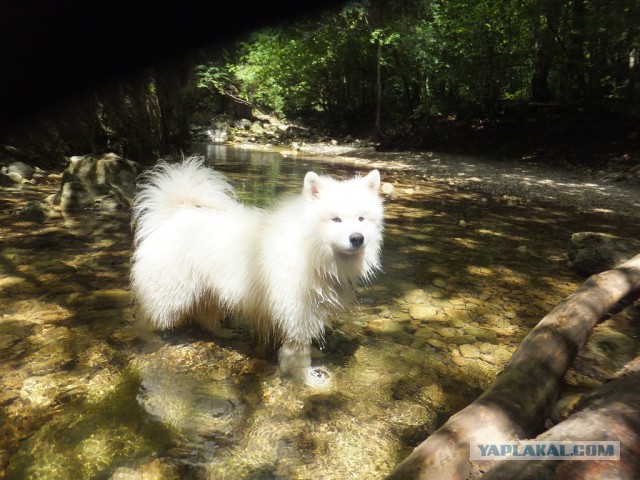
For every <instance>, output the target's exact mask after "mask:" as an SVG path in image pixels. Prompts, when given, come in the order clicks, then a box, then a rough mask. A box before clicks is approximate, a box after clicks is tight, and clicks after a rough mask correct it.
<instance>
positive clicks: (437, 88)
mask: <svg viewBox="0 0 640 480" xmlns="http://www.w3.org/2000/svg"><path fill="white" fill-rule="evenodd" d="M639 51H640V4H638V2H637V0H601V1H598V2H594V1H589V0H473V1H471V0H389V1H377V0H371V1H367V0H364V1H359V2H353V3H350V4H348V5H347V6H345V7H343V8H341V9H339V10H336V11H329V12H325V13H323V14H322V15H320V16H318V17H316V18H312V19H311V18H308V19H304V20H300V21H297V22H295V23H293V24H290V25H287V26H281V27H276V28H270V29H266V30H263V31H260V32H257V33H254V34H253V35H251V36H250V37H249V38H248V39H246V40H245V41H244V42H241V43H240V44H238V46H237V48H236V51H235V52H234V54H233V55H232V57H233V58H234V60H228V61H227V62H226V64H225V65H224V67H220V66H218V67H212V66H208V67H203V66H201V67H199V70H198V75H199V84H201V85H202V86H206V87H207V88H213V89H215V90H218V91H224V89H225V88H227V85H229V84H230V83H233V84H237V88H238V91H239V95H240V96H242V97H243V98H244V99H246V100H248V101H251V102H255V103H257V104H259V105H261V106H263V107H267V108H270V109H272V110H273V111H275V112H277V113H279V114H282V115H301V114H306V115H311V114H313V115H316V116H317V115H320V116H324V117H326V118H327V119H328V120H329V121H331V122H332V123H333V124H334V125H335V124H338V125H340V124H342V125H343V126H345V125H352V124H354V123H355V124H361V125H362V124H368V125H370V126H372V125H373V115H374V112H375V111H376V107H377V102H379V101H381V102H382V104H381V105H380V107H381V111H382V112H383V114H384V116H385V120H386V122H387V124H389V122H391V123H395V124H402V123H406V122H407V121H411V122H413V123H416V122H419V121H420V120H421V119H422V118H424V117H425V116H431V115H456V116H463V117H464V116H467V117H475V116H484V117H487V116H491V114H492V113H493V112H496V111H498V110H499V109H501V108H502V106H503V105H504V103H505V102H513V101H525V100H528V99H529V98H533V99H534V100H536V101H539V100H540V99H542V100H550V99H555V100H559V101H579V102H585V101H593V100H598V99H604V98H619V97H622V96H625V95H626V96H627V97H628V96H629V95H630V94H631V95H632V94H633V85H634V84H638V83H640V82H636V81H635V79H636V78H637V76H638V74H637V73H633V71H632V69H630V67H629V58H630V56H632V55H634V52H635V56H636V61H637V59H638V55H639V54H638V52H639ZM378 76H379V77H380V82H379V81H378V80H379V78H378Z"/></svg>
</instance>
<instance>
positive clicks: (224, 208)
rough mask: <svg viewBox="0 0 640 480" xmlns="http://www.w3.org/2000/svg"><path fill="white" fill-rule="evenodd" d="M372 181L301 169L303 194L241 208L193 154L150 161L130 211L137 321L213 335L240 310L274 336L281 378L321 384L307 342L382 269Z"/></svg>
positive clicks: (378, 204) (322, 374) (324, 376)
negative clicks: (192, 326)
mask: <svg viewBox="0 0 640 480" xmlns="http://www.w3.org/2000/svg"><path fill="white" fill-rule="evenodd" d="M379 188H380V174H379V173H378V171H377V170H373V171H372V172H370V173H369V174H368V175H367V176H365V177H356V178H353V179H350V180H346V181H337V180H334V179H332V178H330V177H325V176H318V175H316V174H315V173H313V172H309V173H307V174H306V176H305V178H304V185H303V189H302V195H298V196H295V197H291V198H288V199H285V200H284V201H281V202H280V203H278V204H277V205H276V206H275V207H274V208H270V209H261V208H255V207H249V206H246V205H243V204H241V203H238V202H237V201H236V199H235V195H234V191H233V188H232V187H231V186H230V185H229V183H228V182H227V180H226V179H225V177H224V175H222V174H221V173H219V172H216V171H214V170H212V169H210V168H207V167H205V166H204V165H203V162H202V160H201V159H198V158H188V159H186V160H185V161H183V162H182V163H180V164H168V163H161V164H159V165H158V166H156V167H155V168H154V169H152V170H151V171H150V172H149V173H147V174H146V175H145V177H144V180H143V182H142V183H141V184H140V186H139V191H138V194H137V195H136V198H135V201H134V206H133V225H134V228H135V251H134V254H133V259H132V261H133V266H132V272H131V287H132V291H133V294H134V298H135V303H136V317H137V319H138V321H140V322H142V323H143V324H144V325H146V326H148V327H151V328H153V329H166V328H171V327H174V326H177V325H180V324H182V323H184V322H186V321H188V320H191V319H193V320H196V321H197V322H199V323H200V324H201V325H202V326H203V327H205V328H207V329H209V330H212V331H215V328H216V326H217V325H218V323H219V322H220V320H222V319H223V318H224V317H225V316H226V315H228V314H234V315H238V316H239V317H241V318H243V319H244V320H245V321H246V323H247V324H248V326H249V327H250V328H251V329H252V330H253V331H255V332H256V333H257V334H258V335H259V336H260V337H261V339H262V340H263V341H274V340H275V341H277V342H280V343H281V348H280V350H279V352H278V358H279V361H280V368H281V370H282V372H283V373H286V374H290V375H293V376H294V377H296V378H298V379H301V380H303V381H304V382H306V383H307V384H309V385H319V384H324V383H327V382H328V381H329V377H330V376H329V375H328V373H327V372H326V371H325V370H324V369H322V368H312V367H311V343H312V341H313V340H316V341H321V340H322V338H323V335H324V331H325V328H327V327H328V326H330V317H331V316H332V315H333V314H335V313H336V312H337V311H338V310H339V309H341V308H344V307H345V306H348V305H350V304H351V303H352V302H353V301H354V300H355V296H356V295H355V286H356V284H357V282H358V281H360V280H364V281H366V280H369V279H371V277H372V276H373V274H374V273H375V272H376V271H377V270H378V269H379V268H380V250H381V246H382V230H383V207H382V200H381V198H380V196H379V193H378V191H379Z"/></svg>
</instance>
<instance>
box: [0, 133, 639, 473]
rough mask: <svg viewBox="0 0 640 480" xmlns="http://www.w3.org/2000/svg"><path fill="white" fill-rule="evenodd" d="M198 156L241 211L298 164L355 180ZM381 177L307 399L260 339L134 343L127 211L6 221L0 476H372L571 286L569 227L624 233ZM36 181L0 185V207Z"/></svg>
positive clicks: (266, 160) (217, 150)
mask: <svg viewBox="0 0 640 480" xmlns="http://www.w3.org/2000/svg"><path fill="white" fill-rule="evenodd" d="M198 148H199V149H200V150H199V151H200V153H202V154H206V155H208V157H209V161H210V162H211V163H212V164H214V165H215V166H216V168H218V169H219V170H221V171H223V172H225V173H226V174H227V175H228V176H229V177H230V179H231V181H232V183H233V184H234V185H235V187H236V189H237V193H238V196H239V198H240V199H241V200H243V201H246V202H248V203H252V204H257V205H268V204H270V203H271V202H272V201H273V198H274V197H275V196H277V195H280V194H283V193H296V192H298V191H300V190H301V188H302V179H303V177H304V173H305V172H306V171H307V170H314V171H316V172H318V173H328V174H332V175H336V176H338V177H341V178H345V177H348V176H351V175H353V174H354V173H355V172H354V167H353V166H349V165H347V164H341V163H337V162H334V161H318V160H317V159H311V158H307V157H304V156H298V157H295V158H285V157H283V156H282V155H280V154H278V153H277V152H261V151H255V150H251V151H250V150H241V149H232V148H228V147H223V146H220V145H201V146H199V147H198ZM363 170H364V168H363ZM363 170H361V173H364V171H363ZM381 173H382V179H383V182H389V183H391V184H393V186H394V192H393V197H394V198H392V199H388V200H387V201H386V232H385V247H384V258H383V268H384V272H383V273H381V274H379V276H378V279H377V280H376V281H375V282H373V284H372V285H370V286H368V287H366V288H362V289H361V290H360V297H361V298H360V304H359V305H358V306H357V307H354V308H353V309H352V310H351V311H350V312H347V313H345V314H343V315H341V316H340V317H339V318H338V319H337V321H336V322H335V324H334V327H335V328H334V329H333V330H332V331H330V332H329V333H328V334H327V338H326V342H325V345H324V346H322V351H318V352H317V358H316V359H315V360H314V361H315V362H317V363H319V364H324V365H325V367H326V368H328V369H329V370H330V371H331V372H332V374H333V383H332V385H331V386H329V387H327V388H326V389H323V390H313V389H310V388H308V387H305V386H303V385H300V384H298V383H296V382H294V381H291V380H290V379H286V378H281V376H280V375H279V373H278V369H277V366H276V365H277V361H276V359H275V354H274V348H272V347H273V346H267V347H263V346H259V345H256V343H255V339H254V338H253V337H252V336H251V334H250V333H248V332H245V331H243V330H242V329H241V328H237V326H235V324H233V323H230V324H229V325H228V326H227V327H228V329H227V332H228V334H226V335H224V337H225V338H219V337H213V336H211V335H209V334H207V333H205V332H202V331H200V330H198V329H196V328H185V329H179V330H176V331H171V332H162V333H160V334H158V335H155V336H154V337H153V338H150V339H145V340H142V339H140V338H139V337H138V335H137V334H136V332H135V331H134V329H133V328H132V327H131V322H132V312H131V309H130V298H129V292H128V275H129V256H130V253H131V252H130V247H131V233H130V228H129V214H128V212H116V213H111V214H98V213H95V212H80V213H77V214H74V215H64V216H62V215H60V214H57V215H54V216H53V217H52V218H49V219H47V220H45V221H44V222H43V223H38V222H28V221H17V220H16V221H14V219H13V217H8V220H9V221H4V222H3V223H2V225H1V226H0V235H1V236H2V245H1V247H0V269H1V270H2V277H1V279H0V294H1V296H0V316H1V317H0V356H1V358H0V359H1V362H2V363H1V364H0V376H1V377H2V384H3V389H2V392H0V419H1V420H0V421H1V422H2V425H1V428H2V432H1V435H0V462H1V465H0V469H2V468H6V471H7V478H13V479H22V478H42V479H45V478H46V479H48V478H96V477H99V478H112V477H113V478H125V477H126V476H127V475H132V476H135V475H143V474H144V475H147V474H148V475H157V476H158V478H196V479H198V478H202V479H204V478H211V479H214V478H215V479H224V478H229V479H237V478H336V479H348V478H353V479H371V478H381V477H383V476H384V474H385V473H388V472H389V471H390V470H391V469H392V468H393V466H394V465H395V464H396V463H397V462H398V461H399V460H400V459H401V458H403V456H405V455H406V454H408V453H409V452H410V450H411V449H412V448H413V447H414V446H415V445H416V444H417V443H418V442H420V441H421V440H422V439H423V438H425V436H427V435H428V434H429V433H430V432H432V431H433V430H434V429H435V428H437V427H438V426H439V425H440V424H442V423H443V422H444V420H446V418H447V417H448V416H449V415H451V414H452V413H454V412H455V411H456V410H458V409H460V408H461V407H463V406H464V405H466V404H467V403H469V402H470V401H471V400H473V398H475V396H476V395H478V394H479V393H480V392H481V391H482V389H484V388H486V386H487V385H488V384H489V383H490V382H491V381H492V380H493V379H494V378H495V377H496V375H497V374H498V372H499V371H500V370H501V369H502V368H503V367H504V365H505V364H506V362H507V361H508V360H509V358H510V356H511V354H512V353H513V351H515V348H516V347H517V345H518V344H519V342H520V341H521V340H522V338H523V337H524V336H525V335H526V333H527V332H528V331H529V330H530V329H531V328H532V327H533V326H534V325H535V324H536V323H537V321H538V320H539V319H540V318H542V317H543V316H544V315H545V314H546V313H547V312H548V311H549V310H550V309H552V308H553V307H554V306H555V305H556V304H557V303H558V302H559V301H560V300H561V299H562V298H564V297H565V296H566V295H568V294H569V293H571V292H573V291H574V290H575V289H576V288H577V286H578V284H579V283H580V282H581V281H582V279H580V278H578V277H576V276H575V275H574V274H573V273H571V271H570V270H569V269H568V267H567V265H566V251H567V248H568V242H569V236H570V234H571V233H572V232H574V231H578V230H588V229H596V228H598V229H599V230H604V231H613V230H614V229H618V230H619V231H621V230H624V229H625V228H628V226H625V225H624V224H616V223H614V221H613V219H612V218H611V217H607V219H606V222H607V223H603V222H605V220H603V219H601V218H598V217H596V216H587V215H580V216H578V215H576V214H575V213H572V212H570V211H566V210H563V209H559V208H554V207H549V206H542V205H536V204H528V205H519V204H511V203H509V200H508V199H503V198H485V197H483V196H482V195H481V194H477V193H472V192H468V191H462V190H461V191H458V190H457V189H456V188H453V187H451V186H450V185H446V184H438V183H434V182H430V181H428V180H426V179H424V178H422V177H420V176H413V175H408V174H403V173H401V172H397V171H392V170H389V171H386V170H384V169H383V170H382V172H381ZM56 187H57V186H56V184H55V183H53V182H51V183H47V182H40V183H36V185H23V186H22V188H21V189H15V190H9V189H4V190H1V191H0V195H2V197H1V198H0V201H2V205H6V206H3V210H4V213H9V212H11V211H13V210H17V209H18V208H20V207H21V206H22V205H23V204H24V203H25V202H27V201H31V200H42V199H43V198H44V197H46V196H47V195H49V194H51V193H54V192H55V189H56ZM605 337H606V336H605ZM605 337H603V338H600V340H599V342H600V343H599V344H598V345H604V342H605V341H608V340H607V339H608V338H609V337H606V338H605ZM626 338H629V337H626ZM631 341H634V342H635V340H633V339H631ZM594 348H596V347H594ZM603 348H604V347H603ZM596 349H597V348H596ZM132 478H134V477H132Z"/></svg>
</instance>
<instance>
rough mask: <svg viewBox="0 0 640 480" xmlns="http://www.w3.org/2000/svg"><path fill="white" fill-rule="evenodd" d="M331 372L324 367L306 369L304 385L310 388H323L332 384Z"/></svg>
mask: <svg viewBox="0 0 640 480" xmlns="http://www.w3.org/2000/svg"><path fill="white" fill-rule="evenodd" d="M331 377H332V375H331V372H329V370H327V369H326V368H324V367H308V368H305V369H304V378H303V380H304V383H306V384H307V385H308V386H310V387H314V388H321V387H326V386H328V385H330V384H331Z"/></svg>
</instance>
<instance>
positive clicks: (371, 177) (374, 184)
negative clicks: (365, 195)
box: [362, 170, 380, 194]
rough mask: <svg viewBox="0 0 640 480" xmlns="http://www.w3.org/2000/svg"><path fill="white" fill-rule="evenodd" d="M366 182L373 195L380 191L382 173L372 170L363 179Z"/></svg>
mask: <svg viewBox="0 0 640 480" xmlns="http://www.w3.org/2000/svg"><path fill="white" fill-rule="evenodd" d="M362 180H363V181H364V182H366V185H367V187H368V188H369V190H371V191H372V192H373V193H376V194H377V193H378V192H379V191H380V172H379V171H378V170H371V171H370V172H369V173H368V174H367V175H366V176H365V177H364V178H363V179H362Z"/></svg>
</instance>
